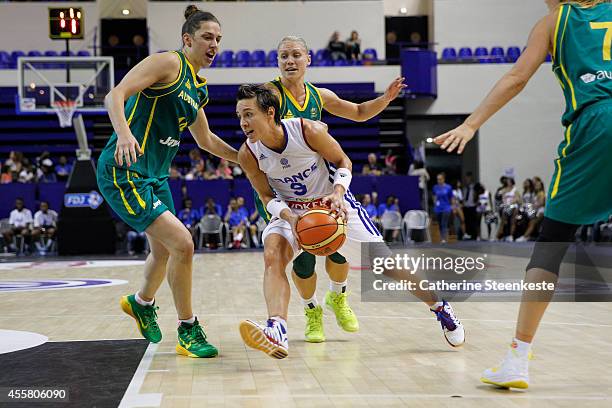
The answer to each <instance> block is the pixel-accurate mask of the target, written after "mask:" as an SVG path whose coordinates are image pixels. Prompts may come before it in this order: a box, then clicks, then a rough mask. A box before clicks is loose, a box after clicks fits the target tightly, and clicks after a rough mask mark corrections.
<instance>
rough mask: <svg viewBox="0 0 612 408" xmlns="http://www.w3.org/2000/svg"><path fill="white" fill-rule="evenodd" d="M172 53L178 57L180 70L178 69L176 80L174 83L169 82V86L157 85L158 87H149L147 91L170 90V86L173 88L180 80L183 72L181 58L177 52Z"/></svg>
mask: <svg viewBox="0 0 612 408" xmlns="http://www.w3.org/2000/svg"><path fill="white" fill-rule="evenodd" d="M172 52H173V53H175V54H176V55H177V56H178V57H179V62H180V64H181V65H180V68H179V73H178V75H177V76H176V79H175V80H174V81H172V82H170V83H169V84H164V85H158V86H150V87H149V89H152V90H154V91H158V90H160V89H167V88H170V87H171V86H174V84H176V83H177V82H178V81H179V79H181V77H182V75H181V74H182V72H183V60H182V59H181V56H180V55H179V53H178V52H176V51H172Z"/></svg>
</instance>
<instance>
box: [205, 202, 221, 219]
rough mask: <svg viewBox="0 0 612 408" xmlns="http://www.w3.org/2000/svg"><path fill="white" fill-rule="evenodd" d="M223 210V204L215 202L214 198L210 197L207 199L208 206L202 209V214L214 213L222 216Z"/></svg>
mask: <svg viewBox="0 0 612 408" xmlns="http://www.w3.org/2000/svg"><path fill="white" fill-rule="evenodd" d="M222 212H223V211H222V209H221V206H220V205H219V204H217V203H215V200H214V199H212V198H210V197H209V198H208V199H206V206H205V207H204V209H203V211H202V216H204V215H208V214H214V215H218V216H219V217H221V216H222V215H223V214H222Z"/></svg>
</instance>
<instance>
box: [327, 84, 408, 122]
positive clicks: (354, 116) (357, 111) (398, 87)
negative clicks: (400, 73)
mask: <svg viewBox="0 0 612 408" xmlns="http://www.w3.org/2000/svg"><path fill="white" fill-rule="evenodd" d="M404 88H406V84H404V78H403V77H398V78H395V79H394V80H393V81H392V82H391V83H390V84H389V86H388V87H387V90H386V91H385V93H384V94H382V95H381V96H379V97H378V98H376V99H372V100H369V101H366V102H362V103H354V102H350V101H347V100H344V99H342V98H340V97H339V96H338V95H336V94H335V93H334V92H333V91H330V90H329V89H326V88H319V93H320V94H321V99H323V107H324V108H325V110H326V111H328V112H329V113H331V114H332V115H335V116H339V117H341V118H345V119H350V120H354V121H356V122H365V121H366V120H368V119H371V118H373V117H374V116H376V115H378V114H379V113H380V112H382V111H383V110H384V109H385V108H386V107H387V106H389V103H391V101H392V100H394V99H395V98H397V97H398V95H399V94H400V92H401V91H402V89H404Z"/></svg>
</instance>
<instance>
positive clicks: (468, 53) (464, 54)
mask: <svg viewBox="0 0 612 408" xmlns="http://www.w3.org/2000/svg"><path fill="white" fill-rule="evenodd" d="M472 55H473V54H472V49H471V48H469V47H462V48H460V49H459V59H460V60H471V59H472Z"/></svg>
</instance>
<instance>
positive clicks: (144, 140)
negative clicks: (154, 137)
mask: <svg viewBox="0 0 612 408" xmlns="http://www.w3.org/2000/svg"><path fill="white" fill-rule="evenodd" d="M158 99H159V96H158V97H156V98H155V100H154V101H153V106H152V107H151V113H150V114H149V121H148V122H147V128H146V129H145V134H144V138H143V139H142V146H140V148H141V150H142V151H143V153H144V151H145V146H146V145H147V138H148V137H149V130H151V123H153V115H154V114H155V106H156V105H157V101H158Z"/></svg>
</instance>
